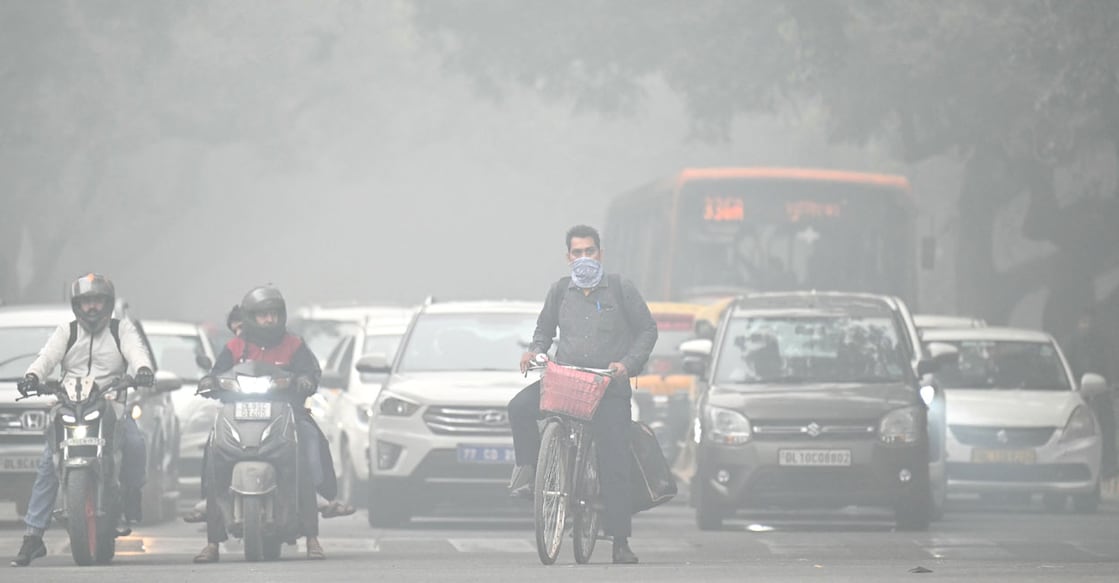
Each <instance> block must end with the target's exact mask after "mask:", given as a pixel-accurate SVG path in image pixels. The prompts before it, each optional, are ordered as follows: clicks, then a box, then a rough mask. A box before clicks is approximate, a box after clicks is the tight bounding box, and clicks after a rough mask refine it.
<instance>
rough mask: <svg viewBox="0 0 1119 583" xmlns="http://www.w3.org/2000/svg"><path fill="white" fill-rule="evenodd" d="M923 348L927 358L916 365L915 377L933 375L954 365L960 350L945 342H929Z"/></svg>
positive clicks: (958, 358) (958, 357)
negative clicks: (927, 354)
mask: <svg viewBox="0 0 1119 583" xmlns="http://www.w3.org/2000/svg"><path fill="white" fill-rule="evenodd" d="M925 348H926V349H927V350H928V353H929V357H928V358H926V359H924V360H922V361H921V362H919V363H917V376H925V375H927V374H935V373H936V371H938V370H940V369H942V368H944V367H946V366H952V365H954V364H956V362H958V361H959V360H960V349H959V348H956V346H955V345H953V344H948V343H947V342H930V343H928V344H927V345H926V346H925Z"/></svg>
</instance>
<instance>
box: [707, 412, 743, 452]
mask: <svg viewBox="0 0 1119 583" xmlns="http://www.w3.org/2000/svg"><path fill="white" fill-rule="evenodd" d="M707 422H708V426H707V438H708V439H709V440H711V441H713V442H715V443H721V444H723V445H745V444H746V442H748V441H750V437H751V435H752V432H751V430H750V420H749V419H747V418H746V416H745V415H743V414H742V413H739V412H738V411H733V410H731V409H723V408H722V407H708V408H707Z"/></svg>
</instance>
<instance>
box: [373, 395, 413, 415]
mask: <svg viewBox="0 0 1119 583" xmlns="http://www.w3.org/2000/svg"><path fill="white" fill-rule="evenodd" d="M376 409H377V411H379V412H380V413H381V414H382V415H388V416H390V417H410V416H411V415H412V414H413V413H415V412H416V411H419V409H420V406H419V404H417V403H413V402H411V401H409V400H406V399H402V398H400V397H396V396H392V395H385V396H384V397H382V398H381V400H380V402H379V403H378V404H377V407H376Z"/></svg>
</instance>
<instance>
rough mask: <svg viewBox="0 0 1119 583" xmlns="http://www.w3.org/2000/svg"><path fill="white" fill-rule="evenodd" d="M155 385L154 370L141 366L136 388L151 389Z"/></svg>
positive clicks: (137, 373) (137, 375) (137, 374)
mask: <svg viewBox="0 0 1119 583" xmlns="http://www.w3.org/2000/svg"><path fill="white" fill-rule="evenodd" d="M154 384H155V373H153V372H152V369H150V368H148V367H146V366H141V367H140V370H137V371H136V386H137V387H150V386H152V385H154Z"/></svg>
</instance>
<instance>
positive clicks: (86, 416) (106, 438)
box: [21, 376, 135, 566]
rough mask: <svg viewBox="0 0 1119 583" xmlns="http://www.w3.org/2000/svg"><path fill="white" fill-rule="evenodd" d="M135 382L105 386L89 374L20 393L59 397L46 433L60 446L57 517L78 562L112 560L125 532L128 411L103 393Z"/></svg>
mask: <svg viewBox="0 0 1119 583" xmlns="http://www.w3.org/2000/svg"><path fill="white" fill-rule="evenodd" d="M133 386H135V381H133V379H132V378H131V377H128V376H124V377H121V378H120V379H118V380H116V381H114V382H113V383H110V384H109V385H106V386H99V385H98V384H97V383H96V382H95V381H94V379H92V378H89V377H86V378H68V379H65V380H63V381H62V382H57V381H52V382H48V383H45V384H43V385H42V386H41V387H40V388H39V390H38V392H37V393H35V394H31V395H28V396H27V397H22V398H30V397H35V396H54V397H56V398H57V399H58V404H57V405H55V407H54V409H53V410H52V411H51V419H52V420H53V425H52V426H51V428H50V429H49V430H48V433H47V438H48V439H53V440H54V443H55V444H56V445H57V447H56V448H55V468H56V471H57V472H58V483H59V486H60V487H59V503H58V508H59V510H58V511H56V515H57V516H58V517H59V518H60V519H62V520H63V521H64V522H65V523H66V529H67V531H68V534H69V536H70V553H71V555H73V557H74V562H75V563H77V564H78V565H80V566H87V565H93V564H98V565H104V564H108V563H109V562H110V561H112V559H113V556H114V555H115V554H116V538H117V537H118V536H121V535H123V534H127V532H122V531H118V530H117V526H118V524H119V523H120V519H121V516H122V515H123V513H124V501H125V500H124V498H125V489H124V488H123V487H122V486H121V483H120V468H121V459H122V446H123V443H124V437H123V433H124V424H123V422H122V421H123V420H124V419H125V415H126V413H125V408H124V406H123V405H122V404H121V403H122V402H123V399H122V398H120V397H118V398H117V399H116V401H111V400H109V399H106V398H105V397H106V395H108V394H110V393H113V392H123V391H126V390H127V389H128V388H129V387H133ZM22 398H21V399H22Z"/></svg>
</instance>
